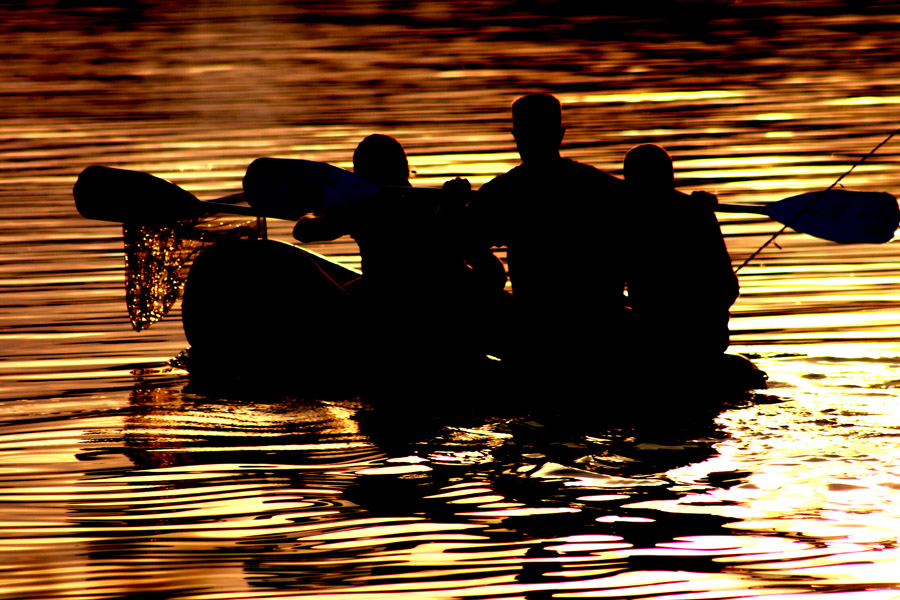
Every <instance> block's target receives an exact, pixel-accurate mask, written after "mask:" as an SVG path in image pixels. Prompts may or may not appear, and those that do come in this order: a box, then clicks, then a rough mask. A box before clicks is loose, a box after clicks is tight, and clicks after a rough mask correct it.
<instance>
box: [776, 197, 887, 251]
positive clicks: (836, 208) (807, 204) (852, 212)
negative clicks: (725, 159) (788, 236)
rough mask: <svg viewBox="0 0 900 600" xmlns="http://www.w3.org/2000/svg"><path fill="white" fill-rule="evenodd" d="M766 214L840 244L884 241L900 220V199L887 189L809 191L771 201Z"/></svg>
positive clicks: (799, 229)
mask: <svg viewBox="0 0 900 600" xmlns="http://www.w3.org/2000/svg"><path fill="white" fill-rule="evenodd" d="M766 214H767V215H768V216H769V217H770V218H772V219H775V220H776V221H779V222H781V223H784V224H785V225H787V226H788V227H790V228H791V229H793V230H794V231H798V232H800V233H805V234H808V235H812V236H815V237H818V238H822V239H825V240H829V241H832V242H838V243H840V244H883V243H885V242H889V241H891V240H892V239H893V238H894V234H895V233H896V231H897V226H898V224H900V207H898V206H897V199H896V198H894V196H892V195H891V194H888V193H886V192H857V191H851V190H828V191H824V192H808V193H806V194H800V195H798V196H791V197H790V198H785V199H784V200H780V201H778V202H775V203H773V204H769V205H768V206H766Z"/></svg>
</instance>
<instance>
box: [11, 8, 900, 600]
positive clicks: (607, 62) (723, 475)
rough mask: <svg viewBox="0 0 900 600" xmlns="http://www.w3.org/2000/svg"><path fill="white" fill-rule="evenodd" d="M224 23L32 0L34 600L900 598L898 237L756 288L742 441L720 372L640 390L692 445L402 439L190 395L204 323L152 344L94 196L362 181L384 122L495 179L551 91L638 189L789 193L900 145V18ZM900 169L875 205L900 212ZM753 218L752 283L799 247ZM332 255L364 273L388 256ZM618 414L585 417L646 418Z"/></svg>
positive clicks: (376, 429)
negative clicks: (642, 161)
mask: <svg viewBox="0 0 900 600" xmlns="http://www.w3.org/2000/svg"><path fill="white" fill-rule="evenodd" d="M69 4H71V3H69ZM214 4H215V5H213V4H212V3H199V4H193V5H187V4H183V3H182V4H179V5H178V6H175V5H174V4H173V3H170V2H165V1H163V2H151V3H137V4H135V5H134V6H133V7H132V8H131V9H128V10H125V9H123V8H119V7H114V6H111V5H109V6H107V5H104V6H102V7H101V6H99V5H98V6H92V5H81V4H79V5H78V6H75V5H67V6H62V5H61V4H58V3H57V4H54V3H27V4H24V5H22V6H21V7H13V6H12V5H9V6H4V7H2V8H0V16H2V17H3V18H2V19H0V32H2V34H3V35H4V39H6V40H7V45H6V47H7V50H8V53H9V54H10V56H9V57H7V58H8V59H9V60H6V61H3V62H2V64H0V80H2V81H3V82H4V83H2V84H0V94H2V95H3V98H4V107H5V109H6V110H5V114H6V118H5V119H4V120H3V121H2V123H0V166H2V169H0V190H2V192H3V193H2V198H0V215H2V217H3V219H2V226H0V399H2V402H0V414H2V416H3V419H0V458H2V460H0V465H2V467H0V483H2V485H0V488H2V491H0V506H2V509H0V523H2V524H3V528H2V533H0V556H2V558H3V560H2V561H0V565H2V566H0V590H2V592H0V595H3V596H5V597H10V598H38V597H39V598H52V597H69V598H73V597H76V598H123V597H138V596H139V595H140V594H143V595H144V596H150V595H154V596H157V597H172V598H197V599H199V598H204V599H212V598H216V599H225V598H288V597H300V596H316V597H317V598H341V599H349V598H355V599H363V598H367V599H368V598H385V597H389V598H404V597H406V598H441V597H446V598H456V597H473V598H485V597H527V596H531V597H553V598H584V597H606V598H622V597H642V598H672V597H681V598H699V597H702V598H709V599H712V598H723V599H724V598H737V597H753V596H775V597H781V598H786V597H794V596H797V597H799V596H801V595H804V596H808V595H809V594H811V593H821V594H826V593H827V594H828V595H829V596H831V597H836V598H841V597H844V598H854V599H855V598H865V599H866V600H871V599H877V600H881V599H882V598H895V597H897V592H896V590H897V588H898V587H900V584H898V576H897V575H896V567H897V563H898V556H897V552H896V548H895V546H896V542H897V535H898V534H897V532H898V530H900V523H898V511H897V510H896V508H895V504H896V494H897V493H898V486H900V480H898V476H900V466H898V465H900V456H898V450H897V444H896V440H897V433H898V427H900V412H898V410H897V408H896V407H897V406H900V405H898V404H897V400H898V397H900V393H898V389H900V375H898V369H900V335H898V333H897V332H898V331H900V311H898V310H897V308H896V304H897V299H898V296H900V291H898V284H900V279H898V278H897V271H898V265H900V263H898V259H897V252H896V244H887V245H884V246H874V247H873V246H839V245H836V244H830V243H825V242H821V241H819V240H814V239H811V238H808V237H806V236H800V235H796V234H793V233H787V234H785V235H783V236H781V237H779V239H778V245H777V246H772V247H770V248H769V249H767V250H766V251H765V252H764V253H763V254H762V255H761V256H760V257H759V258H758V259H757V260H755V261H754V262H752V263H751V264H749V265H748V266H747V267H745V268H743V269H742V270H741V274H740V275H741V284H742V290H743V293H742V296H741V298H740V299H739V300H738V303H737V304H736V306H735V308H734V320H733V324H734V330H735V335H734V343H735V350H738V351H742V352H745V353H747V354H750V355H752V356H753V357H754V360H755V361H756V362H757V363H758V364H759V365H760V366H761V367H762V368H764V369H765V370H766V371H767V372H768V373H769V374H770V383H771V386H770V389H769V390H767V391H766V392H765V394H764V395H760V396H758V397H756V398H754V401H753V402H748V403H744V404H741V405H738V406H732V407H729V408H728V410H725V411H724V412H722V414H720V415H718V416H717V417H716V418H715V422H713V421H712V418H710V419H709V420H708V421H704V423H702V424H699V425H698V424H697V423H689V421H690V417H691V414H690V411H688V410H687V408H688V407H689V406H690V399H691V397H692V396H691V394H692V393H693V390H694V387H695V382H694V381H692V380H691V379H690V378H688V379H686V380H685V381H682V382H672V383H667V384H666V385H665V386H663V387H664V389H662V390H660V389H657V388H656V387H653V388H652V389H651V387H650V386H648V385H646V384H645V382H635V386H634V388H635V389H634V394H635V398H637V399H638V400H641V399H645V398H647V396H653V397H654V398H655V397H657V396H659V397H662V398H664V399H668V400H669V401H670V402H671V403H674V404H678V403H683V404H684V405H685V408H686V410H685V414H684V415H683V416H684V421H685V422H684V423H682V422H677V420H674V419H673V421H672V422H670V423H666V425H667V426H666V427H664V428H662V429H661V430H660V429H653V428H646V429H645V428H642V427H640V425H645V424H643V423H641V424H638V425H639V426H636V427H635V428H634V429H633V430H631V429H628V428H623V427H613V426H612V425H610V424H609V423H606V422H603V421H602V419H598V420H597V422H590V423H586V422H585V421H586V419H585V418H584V416H583V415H582V414H581V411H580V406H581V405H580V404H577V403H575V404H574V405H573V408H572V410H571V413H572V414H571V416H570V417H569V418H568V419H566V421H565V422H563V423H555V424H548V423H541V422H535V421H530V420H527V419H524V418H520V419H507V420H498V421H492V422H490V423H487V424H482V423H476V424H470V423H466V424H459V423H450V424H448V425H446V426H440V427H433V426H432V424H431V423H414V424H413V425H410V426H406V427H402V426H400V427H391V424H385V423H374V424H373V423H370V422H367V421H365V419H358V418H357V414H358V412H359V411H360V409H361V404H360V403H359V402H358V401H357V400H355V399H347V398H344V399H339V400H329V401H323V400H320V399H316V398H313V399H309V398H306V399H297V398H284V397H277V398H272V397H268V396H267V397H256V396H255V395H254V394H251V397H250V398H247V397H242V398H240V399H238V400H235V399H234V398H231V399H225V398H222V397H221V396H220V395H217V394H212V393H207V392H205V391H203V390H197V389H191V388H189V387H186V386H185V383H186V381H185V378H184V373H183V372H181V371H178V370H175V369H168V368H166V367H164V366H163V365H164V364H165V362H166V360H167V359H169V358H171V357H172V356H175V355H176V354H177V353H178V352H179V351H180V350H182V349H183V347H184V346H185V340H184V335H183V332H182V330H181V326H180V323H179V314H178V309H177V307H176V309H175V310H174V311H173V313H172V314H171V316H170V317H169V318H167V319H165V320H163V321H161V322H160V323H157V324H155V325H154V326H153V327H152V328H151V329H149V330H148V331H145V332H142V333H141V334H135V333H134V332H133V331H132V330H131V327H130V324H129V323H128V317H127V313H126V312H125V306H124V294H123V292H122V288H123V283H124V276H123V273H122V268H123V256H122V241H121V228H120V227H118V226H114V225H105V224H101V223H95V222H87V221H85V220H83V219H80V218H79V217H78V216H77V215H76V214H75V212H74V209H73V206H72V199H71V187H72V183H73V181H74V178H75V177H76V176H77V174H78V172H80V170H81V169H82V168H84V167H85V166H87V165H89V164H107V165H110V166H119V167H124V168H131V169H135V170H140V171H146V172H150V173H153V174H155V175H158V176H162V177H166V178H170V179H171V180H173V181H175V182H176V183H178V184H179V185H181V186H183V187H184V188H186V189H188V190H190V191H192V192H194V193H195V194H197V195H198V196H199V197H201V198H203V199H210V198H216V197H219V196H224V195H227V194H230V193H233V192H236V191H238V190H239V189H240V180H241V177H242V176H243V173H244V170H245V169H246V166H247V165H248V164H249V163H250V161H251V160H253V159H254V158H256V157H258V156H286V157H294V158H306V159H312V160H320V161H325V162H330V163H333V164H336V165H339V166H342V167H349V166H350V161H351V157H352V152H353V148H354V147H355V145H356V144H357V143H358V142H359V140H361V139H362V138H363V137H364V136H365V135H368V134H369V133H372V132H373V131H380V132H383V133H388V134H391V135H394V136H395V137H397V139H399V140H400V141H401V142H402V143H403V144H404V146H405V147H406V148H407V150H408V152H409V156H410V162H411V166H412V168H413V170H414V171H415V172H416V173H415V178H414V182H415V183H416V185H429V186H439V185H440V184H442V183H443V181H445V180H446V179H448V178H451V177H454V176H457V175H459V176H463V177H467V178H469V179H470V180H471V181H472V182H473V184H475V185H476V186H477V185H480V184H482V183H484V182H486V181H487V180H489V179H490V178H491V177H493V176H494V175H495V174H497V173H500V172H503V171H505V170H507V169H509V168H510V167H512V166H513V165H514V164H516V162H517V155H516V153H515V149H514V146H513V141H512V138H511V136H510V132H509V122H508V120H509V119H508V114H507V113H508V106H509V102H510V101H511V100H512V99H513V98H514V97H516V96H517V95H519V94H521V93H523V92H525V91H533V90H535V89H540V90H547V91H553V92H557V93H558V94H559V96H560V97H561V98H562V99H563V100H564V102H565V103H566V120H567V123H566V124H567V126H568V131H567V135H566V146H565V151H566V153H567V154H568V155H569V156H572V157H575V158H577V159H579V160H583V161H584V162H588V163H590V164H594V165H596V166H598V167H601V168H604V169H606V170H609V171H610V172H614V173H620V170H621V163H622V158H623V157H624V155H625V152H627V150H628V149H629V148H631V147H632V146H634V145H636V144H639V143H643V142H648V141H652V142H657V143H661V144H663V145H665V146H666V147H667V148H669V149H670V151H671V152H672V154H673V156H674V158H675V161H676V163H675V164H676V168H677V171H678V178H679V184H680V186H681V188H682V189H684V190H688V191H689V190H693V189H706V190H710V191H714V192H716V193H718V194H719V195H720V198H721V199H722V201H728V202H770V201H777V200H779V199H781V198H785V197H787V196H790V195H793V194H796V193H801V192H806V191H810V190H815V189H823V188H826V187H828V186H829V185H831V184H832V183H833V182H834V180H835V179H836V178H837V177H838V176H839V175H840V174H842V173H844V172H846V171H847V170H848V169H849V167H850V165H852V164H853V163H854V162H855V161H857V160H858V159H859V158H861V157H862V156H864V155H865V154H866V153H867V152H868V151H869V150H871V149H872V148H874V147H875V145H876V144H878V143H879V142H880V141H882V140H883V139H885V137H886V136H887V135H888V134H889V133H890V132H891V131H892V130H893V129H894V128H895V126H896V124H892V123H891V122H890V115H889V112H890V109H891V108H892V107H893V106H895V105H896V104H897V98H898V96H897V95H896V93H895V89H896V87H897V84H898V82H900V73H898V71H897V65H900V61H898V60H897V58H898V57H897V52H896V48H895V40H896V31H895V26H896V23H897V17H896V15H895V14H893V13H894V12H896V11H894V10H893V8H892V7H890V6H887V5H878V4H877V3H875V4H871V5H870V6H869V7H868V8H865V9H859V10H858V11H851V10H850V9H849V8H848V6H847V5H845V4H840V5H838V4H835V3H829V2H825V3H816V5H815V8H814V9H809V11H811V12H809V11H807V9H805V8H804V6H802V5H801V4H797V3H793V4H791V5H790V6H788V5H786V4H778V3H772V2H754V3H743V4H740V3H739V4H734V3H731V4H727V3H707V4H706V5H705V7H706V13H705V14H704V15H703V17H702V18H701V19H699V20H696V19H695V20H693V25H697V26H698V27H699V28H700V29H702V30H703V31H702V32H701V34H697V32H696V30H695V29H694V28H693V27H692V23H691V22H686V21H687V20H686V19H684V18H680V15H678V14H674V15H668V16H671V17H673V18H665V19H662V18H661V19H659V20H648V19H646V18H643V17H640V18H635V17H633V16H628V15H627V11H626V12H625V13H622V14H616V15H606V14H602V13H598V14H594V13H592V12H590V11H587V9H585V10H586V12H585V13H584V14H580V13H579V14H574V15H570V14H567V13H566V11H569V10H574V9H570V8H568V7H564V6H563V5H562V4H559V6H558V7H557V6H556V5H553V7H551V4H553V3H550V4H546V5H543V6H542V5H541V3H537V4H534V5H533V6H530V7H523V6H518V5H517V6H516V7H515V10H513V9H512V8H511V7H510V6H509V5H506V4H502V3H498V2H493V1H488V2H482V3H476V4H473V3H419V4H417V5H416V7H414V8H410V7H409V6H408V5H407V4H404V5H402V6H401V5H396V4H392V3H384V2H353V3H350V2H343V3H342V2H337V3H334V2H332V3H320V2H304V3H290V2H275V3H252V2H251V3H249V4H248V3H244V4H241V5H238V4H236V3H233V2H230V1H225V2H221V3H214ZM677 4H678V3H676V5H677ZM572 6H574V5H572ZM557 8H558V9H559V11H562V12H555V11H556V9H557ZM676 8H680V7H677V6H676ZM129 10H132V11H133V12H129ZM511 11H512V12H511ZM529 11H535V12H529ZM576 12H577V11H576ZM455 19H458V20H455ZM548 39H550V40H555V42H554V43H548V42H547V40H548ZM436 48H439V49H440V52H435V49H436ZM886 111H887V112H886ZM898 144H900V140H892V141H891V142H890V143H889V144H887V145H886V146H885V147H884V148H882V149H881V150H880V151H879V152H878V153H877V154H876V155H875V156H873V157H871V158H870V159H867V160H866V162H865V163H863V164H862V165H861V166H859V167H858V168H857V169H856V170H855V171H854V172H853V174H852V175H851V176H850V177H848V179H847V180H846V181H845V182H843V184H844V185H846V186H847V187H848V188H852V189H862V190H872V191H888V192H892V193H896V192H897V189H898V182H897V178H896V176H895V175H894V174H895V173H896V172H897V169H896V166H897V163H898V155H900V152H898V148H900V146H898ZM721 221H722V224H723V229H724V231H725V233H726V236H727V243H728V246H729V249H730V251H731V253H732V256H733V258H734V262H735V264H736V265H738V264H740V263H741V262H742V261H743V260H744V259H745V258H746V257H747V256H749V255H750V254H751V253H752V252H753V250H755V249H756V248H757V247H758V246H759V245H760V244H761V243H762V242H764V241H765V240H766V239H767V238H768V237H769V236H770V235H771V234H772V233H774V232H775V231H777V229H778V227H779V226H778V225H777V224H775V223H771V222H769V221H766V220H764V219H761V218H758V217H744V216H737V215H728V216H722V217H721ZM291 225H292V224H290V223H275V222H272V223H270V229H271V232H272V235H273V237H276V238H278V239H291V235H290V233H291ZM663 225H664V224H653V226H663ZM603 226H604V225H603V224H598V229H602V227H603ZM312 248H313V249H314V250H316V251H319V252H323V253H325V254H329V255H331V256H334V257H336V258H337V259H338V260H339V261H340V262H342V263H344V264H348V265H352V266H358V264H359V257H358V255H357V250H356V247H355V244H354V243H353V242H352V240H349V239H346V238H345V239H342V240H339V241H337V242H335V243H333V244H320V245H315V246H313V247H312ZM414 250H415V249H412V251H414ZM550 251H554V252H559V254H560V256H561V257H565V258H566V259H569V260H584V261H585V262H586V264H587V265H588V269H590V268H591V267H592V266H593V265H594V264H595V263H598V262H599V261H601V260H603V258H604V257H570V256H567V255H566V254H565V249H556V248H554V249H550ZM660 258H661V261H666V264H667V265H671V266H672V268H677V265H678V262H677V260H678V249H677V248H673V249H672V252H671V255H669V256H666V257H660ZM235 320H236V325H237V326H247V325H248V323H252V318H251V317H248V316H247V315H243V314H242V313H241V312H240V307H235ZM653 375H654V374H653V372H652V363H650V364H649V365H648V377H647V379H648V380H650V379H653ZM609 395H610V394H609V392H608V391H607V390H606V389H605V387H604V386H603V385H598V390H597V393H596V397H594V398H589V399H579V401H581V402H586V401H587V402H594V403H598V404H599V403H603V402H624V401H631V400H632V399H631V398H624V399H623V398H620V397H609ZM428 400H429V399H427V398H425V399H423V402H428ZM570 400H571V399H568V398H554V399H552V401H554V402H557V401H558V402H565V401H570Z"/></svg>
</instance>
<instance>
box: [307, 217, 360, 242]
mask: <svg viewBox="0 0 900 600" xmlns="http://www.w3.org/2000/svg"><path fill="white" fill-rule="evenodd" d="M347 233H349V231H348V229H347V224H346V223H345V221H344V219H341V218H340V217H339V216H335V215H318V216H317V215H305V216H303V217H300V220H298V221H297V224H296V225H294V238H295V239H297V240H299V241H301V242H304V243H309V242H326V241H331V240H336V239H337V238H339V237H341V236H342V235H346V234H347Z"/></svg>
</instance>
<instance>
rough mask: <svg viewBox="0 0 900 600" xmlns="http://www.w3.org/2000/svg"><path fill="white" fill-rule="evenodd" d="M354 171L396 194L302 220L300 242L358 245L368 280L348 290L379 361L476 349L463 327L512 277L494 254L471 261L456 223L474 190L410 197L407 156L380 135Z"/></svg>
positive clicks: (363, 147) (356, 157)
mask: <svg viewBox="0 0 900 600" xmlns="http://www.w3.org/2000/svg"><path fill="white" fill-rule="evenodd" d="M353 170H354V172H355V173H356V174H357V175H359V176H360V177H363V178H364V179H366V180H368V181H370V182H372V183H375V184H378V185H380V186H388V187H385V188H382V190H381V191H379V192H378V193H377V194H376V195H375V196H373V197H371V198H368V199H365V200H361V201H358V202H355V203H353V204H351V205H348V206H345V207H342V208H339V209H335V210H332V211H330V212H329V213H326V214H323V215H315V216H313V215H310V216H306V217H304V218H302V219H300V220H299V221H298V223H297V225H296V226H295V228H294V237H295V238H297V239H298V240H300V241H302V242H311V241H323V240H330V239H335V238H337V237H340V236H342V235H345V234H349V235H350V236H351V237H352V238H353V239H354V240H355V241H356V243H357V244H358V246H359V251H360V256H361V260H362V273H363V276H362V280H361V281H359V282H354V283H353V284H351V285H349V286H348V289H350V290H351V294H352V295H353V296H355V297H356V298H357V299H360V300H361V302H360V303H359V304H360V305H361V312H362V315H363V322H364V326H365V328H366V329H367V331H368V336H369V338H370V342H371V344H372V345H373V348H371V350H372V352H379V349H381V350H382V351H383V350H384V349H387V348H390V350H392V351H395V352H407V353H408V352H410V351H412V352H421V353H423V354H430V355H431V356H432V357H433V356H434V355H435V354H438V355H440V359H439V360H444V359H449V358H450V357H451V355H453V354H454V353H456V354H459V353H461V352H468V351H469V349H470V348H473V347H477V345H476V344H477V342H475V341H474V340H473V335H474V334H473V331H472V329H473V327H472V326H462V325H464V324H466V323H471V322H473V321H475V320H479V319H480V318H479V317H478V313H479V312H480V311H481V310H482V306H481V304H482V301H483V299H484V298H486V297H490V296H492V295H496V294H502V293H503V286H504V284H505V282H506V274H505V271H504V269H503V265H502V263H501V262H500V261H499V260H498V259H497V258H496V257H495V256H494V255H493V253H491V252H490V250H489V249H483V250H481V251H478V250H477V249H472V250H471V251H469V252H467V251H466V249H465V248H464V245H463V244H462V243H461V242H460V241H459V239H458V237H459V236H458V234H457V232H456V229H457V228H458V225H457V224H456V221H457V219H458V218H459V216H458V215H459V213H460V212H461V207H462V206H463V205H464V203H465V197H466V195H467V194H466V193H465V192H467V189H465V188H466V187H467V183H464V184H462V185H461V184H460V182H455V183H454V184H453V185H450V186H448V187H449V188H450V190H449V191H448V192H446V193H444V194H443V195H441V198H442V200H439V199H437V198H438V197H437V196H435V195H431V196H430V197H428V198H423V197H422V195H421V194H415V193H412V190H410V189H409V188H410V187H411V186H410V184H409V163H408V160H407V157H406V152H405V151H404V149H403V147H402V145H401V144H400V143H399V142H398V141H397V140H395V139H394V138H392V137H390V136H386V135H382V134H373V135H370V136H368V137H366V138H365V139H364V140H363V141H362V142H360V144H359V145H358V146H357V148H356V150H355V152H354V153H353ZM404 188H406V189H407V190H409V192H404ZM473 352H474V351H473ZM387 354H390V352H388V353H387Z"/></svg>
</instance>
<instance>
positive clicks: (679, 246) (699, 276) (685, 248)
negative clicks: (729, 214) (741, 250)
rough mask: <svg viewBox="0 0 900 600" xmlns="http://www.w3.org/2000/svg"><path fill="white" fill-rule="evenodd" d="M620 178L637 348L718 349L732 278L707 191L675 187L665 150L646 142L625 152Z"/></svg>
mask: <svg viewBox="0 0 900 600" xmlns="http://www.w3.org/2000/svg"><path fill="white" fill-rule="evenodd" d="M625 181H626V183H627V186H628V190H629V196H630V201H629V205H630V209H629V213H630V214H629V216H628V217H627V219H626V221H627V227H626V231H627V236H626V240H627V241H626V246H625V247H626V249H627V253H626V260H625V264H626V274H625V276H626V280H627V287H628V305H629V306H630V308H631V311H630V313H631V318H630V321H629V323H630V326H631V327H632V328H633V336H634V338H633V339H634V341H635V346H636V347H637V350H638V351H639V352H640V351H644V350H646V349H647V348H654V347H657V348H658V347H662V348H669V349H678V350H679V352H682V351H683V352H684V353H685V354H686V355H691V356H700V357H703V356H714V355H718V354H721V353H723V352H724V351H725V350H726V349H727V348H728V344H729V330H728V321H729V316H730V315H729V309H730V307H731V305H732V304H733V303H734V301H735V299H736V298H737V296H738V281H737V276H736V275H735V274H734V271H733V269H732V267H731V259H730V257H729V255H728V250H727V248H726V247H725V242H724V240H723V238H722V232H721V229H720V228H719V223H718V220H717V219H716V216H715V213H714V212H713V210H712V204H713V203H714V201H715V197H714V196H712V195H706V194H703V195H697V194H696V193H695V195H694V196H686V195H685V194H681V193H679V192H677V191H675V185H674V172H673V168H672V160H671V157H670V156H669V155H668V153H667V152H666V151H665V150H663V149H662V148H660V147H659V146H655V145H652V144H644V145H641V146H637V147H636V148H633V149H632V150H631V151H630V152H629V153H628V155H627V156H626V158H625Z"/></svg>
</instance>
